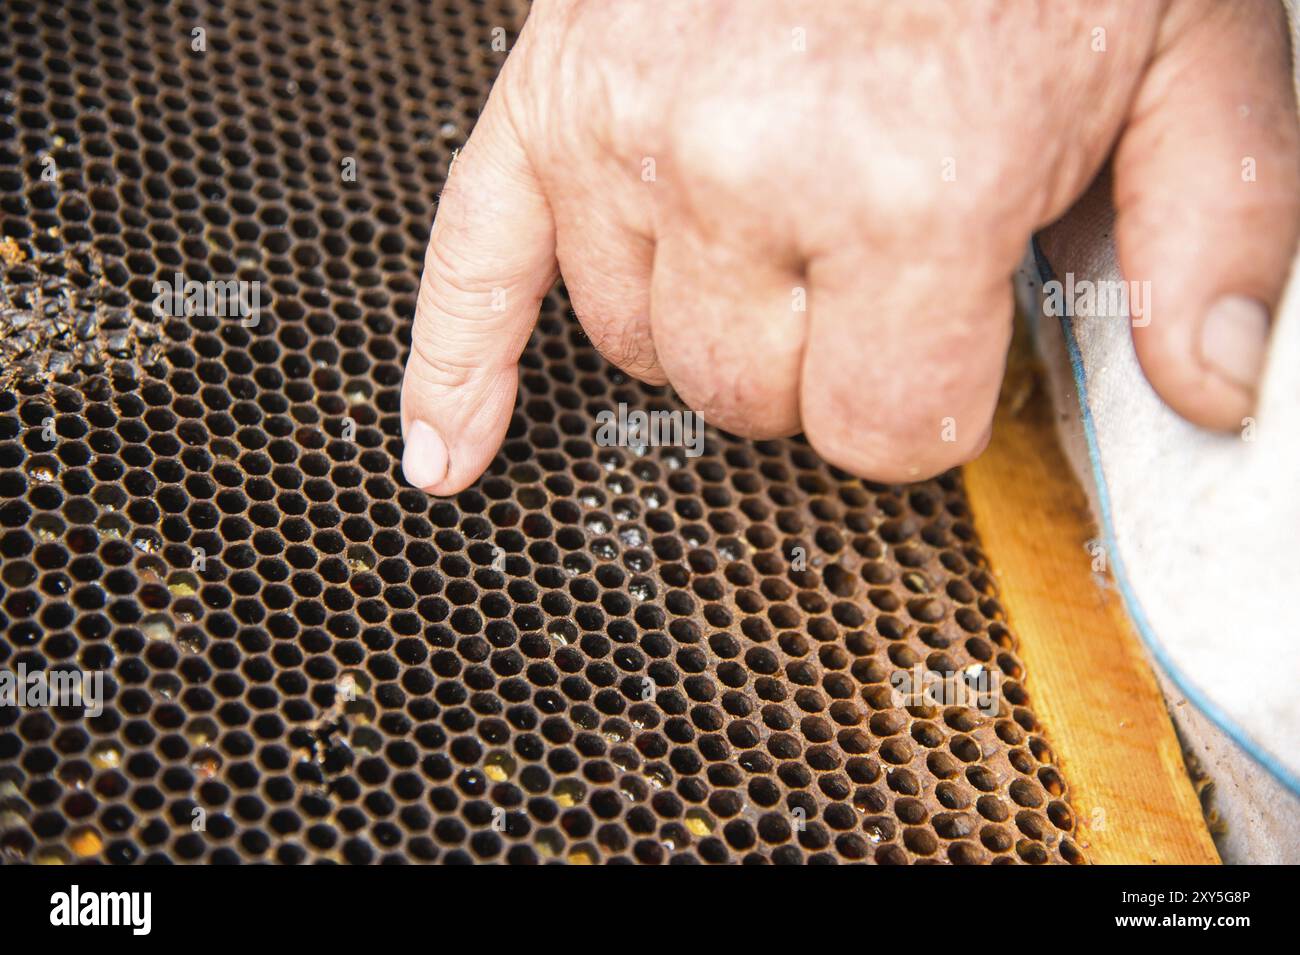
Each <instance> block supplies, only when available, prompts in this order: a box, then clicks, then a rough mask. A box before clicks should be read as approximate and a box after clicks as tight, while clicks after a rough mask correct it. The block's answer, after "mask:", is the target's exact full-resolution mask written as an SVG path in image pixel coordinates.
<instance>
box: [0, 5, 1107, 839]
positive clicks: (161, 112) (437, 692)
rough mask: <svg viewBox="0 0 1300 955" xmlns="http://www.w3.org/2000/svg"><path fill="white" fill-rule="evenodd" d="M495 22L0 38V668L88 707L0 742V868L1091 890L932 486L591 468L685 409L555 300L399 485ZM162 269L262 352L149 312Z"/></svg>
mask: <svg viewBox="0 0 1300 955" xmlns="http://www.w3.org/2000/svg"><path fill="white" fill-rule="evenodd" d="M522 12H523V11H521V10H520V9H517V8H515V7H514V6H513V5H511V4H508V3H505V2H465V0H440V2H423V0H422V2H418V3H416V2H404V3H403V2H398V3H374V4H371V3H364V2H338V3H329V2H325V0H321V2H315V3H303V2H281V0H266V2H262V3H258V2H251V0H234V2H229V3H218V4H212V5H211V6H209V5H205V4H200V3H191V2H185V3H179V4H170V5H168V4H163V3H147V2H142V0H101V2H88V0H77V2H71V3H66V4H62V5H57V6H56V5H54V4H43V3H32V2H29V0H5V3H4V6H3V10H2V11H0V84H2V85H3V90H2V93H3V95H2V96H0V272H2V274H0V279H2V280H3V281H2V282H0V364H2V365H3V374H4V376H5V390H4V391H3V393H0V498H2V499H3V500H2V501H0V632H2V633H3V637H2V638H0V668H3V669H5V670H8V671H10V672H17V671H18V668H19V667H20V666H21V667H23V668H25V670H26V672H28V673H32V672H37V673H40V672H45V673H53V672H55V671H60V672H73V671H78V670H80V671H83V672H86V673H99V674H102V676H103V679H104V692H105V696H106V702H105V703H104V706H103V709H102V712H101V713H99V715H86V714H85V713H84V711H83V710H82V709H81V708H79V707H76V706H57V707H51V706H26V707H24V706H16V705H9V706H0V857H2V858H4V859H5V860H7V861H35V862H78V861H102V862H109V863H132V862H158V861H173V862H199V861H204V862H239V861H254V860H257V861H275V862H281V863H297V862H329V861H333V862H348V863H371V862H439V863H466V862H508V863H544V862H551V861H559V862H570V863H582V862H602V863H604V862H608V863H630V862H636V863H647V864H655V863H701V862H704V863H728V862H745V863H751V862H757V863H769V862H770V863H856V862H873V863H887V864H898V863H927V862H951V863H982V862H992V863H1013V862H1024V863H1031V864H1039V863H1049V862H1069V863H1079V862H1082V861H1084V855H1083V852H1082V851H1081V849H1080V847H1079V844H1078V839H1077V837H1076V836H1075V835H1074V831H1075V821H1074V818H1073V815H1072V812H1071V809H1070V807H1069V801H1068V791H1067V787H1066V783H1065V781H1064V779H1063V778H1062V775H1061V773H1060V772H1059V770H1058V769H1057V768H1056V767H1055V766H1054V765H1053V757H1052V752H1051V749H1050V746H1049V744H1048V742H1047V739H1046V737H1045V734H1044V731H1043V729H1042V727H1041V726H1040V724H1039V721H1038V720H1037V719H1036V718H1035V716H1034V712H1033V709H1032V707H1031V706H1030V701H1029V698H1028V696H1027V693H1026V691H1025V687H1024V668H1023V666H1022V664H1021V663H1020V661H1019V660H1018V658H1017V656H1016V639H1015V638H1014V637H1013V635H1012V634H1011V632H1010V631H1009V630H1008V627H1007V625H1006V621H1005V615H1004V612H1003V610H1002V608H1001V607H1000V605H999V603H998V599H997V589H996V585H995V582H994V579H993V577H992V574H991V572H990V570H989V567H988V562H987V561H986V559H985V556H984V554H983V553H982V552H981V549H980V544H979V541H978V539H977V537H976V535H975V532H974V530H973V528H972V524H971V521H970V517H969V513H968V508H967V503H966V499H965V495H964V492H963V488H962V483H961V476H960V474H959V473H958V472H952V473H949V474H947V475H944V476H943V477H941V478H939V479H936V480H933V481H929V482H925V483H921V484H917V485H913V486H888V487H886V486H880V485H875V484H870V483H865V482H862V481H860V480H857V479H855V478H852V477H851V476H849V475H847V474H844V473H842V472H839V471H837V470H836V469H834V468H832V467H830V466H828V465H826V464H825V463H823V462H822V461H821V460H819V459H818V457H817V456H816V455H815V454H814V453H813V452H812V451H811V449H810V448H809V447H808V446H807V444H806V443H804V442H803V441H802V440H799V439H793V440H783V441H769V442H759V443H754V442H749V441H744V440H740V439H738V438H735V437H732V436H729V435H726V434H723V433H719V432H717V431H715V430H713V429H710V430H709V431H708V434H707V441H706V443H705V446H704V452H703V453H702V454H701V455H699V456H696V457H691V456H688V455H687V454H685V453H684V450H683V449H682V448H679V447H648V448H640V447H635V448H633V447H602V446H600V445H598V444H597V443H596V441H595V440H594V427H595V426H594V422H595V421H596V415H597V413H598V412H600V411H602V410H607V409H613V408H614V407H615V406H616V405H617V404H618V403H620V402H626V403H627V405H628V406H629V407H631V408H658V409H673V408H678V407H680V406H678V405H677V404H676V399H675V398H674V397H673V396H672V395H671V394H670V393H669V392H667V391H666V390H664V389H656V388H651V387H647V386H643V385H641V384H639V383H637V382H635V381H632V380H629V379H627V378H626V377H624V376H623V375H622V374H620V373H619V372H618V371H617V370H616V369H614V368H613V367H612V366H610V365H607V364H606V363H605V361H604V360H603V359H602V358H601V357H600V356H599V355H598V354H597V352H596V351H595V350H594V349H593V348H592V346H591V344H590V343H589V342H588V340H587V339H586V338H585V337H584V335H583V333H582V331H581V328H580V326H579V325H578V324H577V323H576V321H574V320H573V318H572V315H571V312H570V310H569V307H568V303H567V301H566V299H565V297H564V293H563V289H562V288H557V289H556V290H555V291H554V292H553V293H552V294H551V295H550V296H549V297H548V299H547V301H546V303H545V306H544V310H543V315H542V318H541V321H540V324H539V326H538V329H537V332H536V334H535V335H534V337H533V339H532V341H531V343H530V345H529V348H528V350H527V352H526V353H525V355H524V356H523V360H522V369H521V390H520V397H519V401H518V404H517V406H516V410H515V413H514V416H513V419H512V422H511V426H510V430H509V434H508V437H507V440H506V442H505V445H504V447H503V448H502V449H501V451H500V453H499V454H498V455H497V456H496V458H495V460H494V462H493V464H492V466H491V468H490V470H489V471H488V473H487V474H486V475H485V476H484V477H483V478H482V479H481V480H480V481H479V482H478V483H477V484H476V485H474V486H473V487H472V488H471V489H469V490H466V491H464V492H463V493H461V494H459V495H457V496H456V497H455V498H454V499H437V498H432V497H429V496H427V495H425V494H424V493H423V492H421V491H418V490H415V489H412V488H410V487H408V486H406V485H405V484H404V483H403V481H402V479H401V472H400V466H399V462H400V460H401V452H402V440H401V431H400V427H399V417H398V396H399V385H400V381H401V374H402V367H403V361H404V358H405V355H406V352H407V349H408V347H409V333H410V318H411V316H412V315H413V313H414V308H415V298H416V292H417V287H418V280H419V276H420V270H421V265H422V253H423V248H424V243H425V240H426V238H427V235H428V228H429V223H430V220H431V216H432V213H433V211H434V208H435V202H436V197H437V195H438V190H439V188H440V185H441V183H442V181H443V177H444V176H445V174H446V171H447V164H448V161H449V159H450V158H451V155H452V150H453V149H455V148H457V147H458V146H460V145H462V144H463V142H464V140H465V137H466V135H467V134H468V131H469V130H470V128H471V127H472V125H473V123H474V120H475V117H476V115H477V113H478V110H479V108H480V107H481V105H482V103H483V100H484V98H485V94H486V91H487V89H488V86H489V84H490V80H491V77H492V76H493V75H494V73H495V71H496V70H497V69H498V68H499V67H500V65H501V62H502V60H503V58H504V56H505V53H504V52H502V51H501V50H500V49H494V43H493V41H494V39H498V40H499V38H500V37H501V36H502V35H504V36H506V37H508V39H509V40H511V41H512V40H513V38H514V37H515V35H516V34H517V29H518V27H519V25H520V23H521V20H522ZM196 31H198V32H196ZM502 31H504V34H503V33H502ZM200 40H201V42H200ZM495 45H496V46H498V47H499V46H501V45H502V44H500V43H499V42H498V43H497V44H495ZM200 46H201V47H203V49H197V48H196V47H200ZM348 160H351V161H352V163H353V169H354V171H355V175H354V176H353V177H351V178H348V177H347V176H346V175H345V174H344V173H345V172H346V169H347V161H348ZM173 275H182V276H184V277H185V279H187V280H195V281H198V282H209V281H219V280H226V279H231V278H235V279H238V280H241V281H244V282H249V283H251V282H257V283H259V285H260V287H261V293H260V295H261V311H260V315H259V316H258V321H256V323H248V322H245V321H241V320H236V319H234V318H232V317H230V316H224V317H222V316H216V315H208V314H186V313H184V312H182V313H181V314H179V315H176V316H174V317H173V316H171V315H168V314H163V315H159V314H157V312H156V310H155V309H154V307H153V305H154V304H155V293H154V288H153V287H154V283H155V282H157V281H159V280H163V281H166V280H168V279H169V278H170V277H171V276H173ZM199 311H200V312H202V311H203V310H199ZM918 667H919V668H920V669H921V671H925V672H927V673H929V674H933V675H936V676H944V677H948V678H953V679H959V680H960V679H963V678H965V676H967V675H970V674H972V673H993V674H997V675H999V676H1000V677H1001V679H1000V681H999V683H998V686H997V690H996V692H995V693H994V694H993V696H992V698H991V701H986V702H991V705H990V706H988V707H977V706H973V705H940V704H939V703H938V702H934V701H932V700H922V699H910V700H908V699H900V698H899V697H898V695H897V694H896V693H894V692H893V683H892V682H891V681H893V680H894V679H895V678H896V676H897V674H899V673H900V672H905V671H908V672H919V671H916V670H915V668H918Z"/></svg>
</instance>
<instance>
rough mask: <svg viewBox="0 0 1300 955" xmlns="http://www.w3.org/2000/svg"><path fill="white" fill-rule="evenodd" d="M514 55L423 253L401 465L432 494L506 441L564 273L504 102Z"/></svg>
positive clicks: (457, 484)
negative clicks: (527, 364)
mask: <svg viewBox="0 0 1300 955" xmlns="http://www.w3.org/2000/svg"><path fill="white" fill-rule="evenodd" d="M509 68H510V63H509V62H507V64H506V67H505V69H504V70H503V72H502V76H501V78H500V80H498V82H497V85H496V87H495V88H494V89H493V92H492V95H491V96H490V97H489V99H488V102H487V105H486V106H485V107H484V110H483V114H482V116H481V117H480V118H479V121H478V123H477V125H476V126H475V127H474V132H473V133H472V135H471V136H470V138H469V141H468V142H467V143H466V144H465V147H464V148H463V149H462V150H460V152H459V154H458V155H457V156H456V157H455V158H454V159H453V161H452V165H451V169H450V170H449V171H448V175H447V184H446V187H445V188H444V189H443V191H442V198H441V200H440V201H439V203H438V211H437V215H436V216H435V219H434V223H433V230H432V232H431V234H430V236H429V247H428V250H427V251H426V252H425V257H424V275H423V276H422V277H421V279H420V293H419V298H418V300H417V303H416V307H415V325H414V327H413V328H412V330H411V353H410V357H409V358H408V359H407V362H406V374H405V377H404V378H403V380H402V434H403V437H404V438H405V450H404V452H403V455H402V471H403V473H404V474H405V476H406V480H407V481H409V482H410V483H411V484H413V485H414V486H416V487H419V488H422V489H424V490H426V491H428V492H430V493H432V494H454V493H456V492H457V491H461V490H463V489H464V488H466V487H468V486H469V485H470V484H471V483H473V482H474V481H475V480H476V479H477V478H478V477H479V475H481V474H482V473H483V472H484V471H485V470H486V469H487V466H488V464H489V463H490V462H491V460H492V457H493V455H494V454H496V452H497V450H498V449H499V448H500V447H501V442H502V440H503V439H504V438H505V433H506V428H507V427H508V425H509V423H510V415H511V411H512V409H513V407H514V401H515V392H516V390H517V389H518V382H519V371H518V363H519V356H520V354H521V353H522V352H523V350H524V346H525V345H526V344H527V343H528V336H529V334H530V333H531V331H532V328H533V325H534V323H535V322H536V321H537V313H538V310H539V308H540V303H541V300H542V298H543V297H544V296H545V295H546V293H547V291H548V290H549V289H550V287H551V285H552V283H553V282H554V281H555V276H556V271H555V227H554V224H553V222H552V218H551V212H550V209H549V207H548V205H547V202H546V199H545V197H544V196H543V194H542V191H541V187H540V185H539V184H538V182H537V178H536V176H535V175H534V174H533V171H532V168H531V165H530V164H529V161H528V157H527V155H526V154H525V151H524V148H523V146H522V144H521V143H520V140H519V137H518V135H517V133H516V130H515V127H514V124H513V123H512V121H511V116H510V112H509V110H508V108H507V107H506V105H505V100H504V97H505V93H504V90H505V88H506V73H507V72H508V71H509Z"/></svg>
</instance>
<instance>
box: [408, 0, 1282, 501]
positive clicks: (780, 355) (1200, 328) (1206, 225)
mask: <svg viewBox="0 0 1300 955" xmlns="http://www.w3.org/2000/svg"><path fill="white" fill-rule="evenodd" d="M1099 31H1100V32H1099ZM1099 38H1100V46H1101V47H1103V48H1102V49H1099V48H1098V47H1099ZM1112 148H1114V150H1115V154H1114V174H1115V186H1116V188H1115V201H1116V205H1117V208H1118V221H1117V240H1118V246H1119V253H1120V260H1121V264H1122V267H1123V270H1124V272H1125V275H1126V277H1127V278H1128V279H1130V280H1135V281H1149V282H1150V283H1151V288H1152V302H1151V305H1152V307H1151V310H1150V318H1151V321H1150V322H1149V323H1148V324H1146V325H1145V326H1144V327H1140V328H1134V340H1135V345H1136V348H1137V351H1138V355H1139V359H1140V361H1141V363H1142V366H1143V368H1144V369H1145V371H1146V374H1147V376H1148V378H1149V379H1150V381H1151V383H1152V385H1153V386H1154V387H1155V389H1156V390H1157V391H1158V392H1159V393H1160V395H1161V396H1162V397H1163V398H1164V399H1165V400H1166V401H1167V402H1168V403H1169V404H1170V405H1171V406H1173V407H1174V408H1175V409H1176V410H1177V411H1179V412H1180V413H1181V414H1183V415H1184V416H1186V417H1188V418H1189V419H1191V420H1193V421H1196V422H1198V423H1201V424H1204V425H1207V426H1211V427H1218V428H1227V427H1235V426H1236V425H1237V424H1238V423H1239V422H1240V419H1241V418H1242V416H1243V415H1245V414H1248V413H1249V411H1250V407H1251V404H1252V401H1253V395H1254V387H1255V380H1256V377H1257V375H1258V372H1259V369H1260V366H1261V365H1262V363H1263V360H1264V355H1265V349H1266V341H1267V332H1268V321H1269V314H1270V312H1271V310H1272V309H1273V308H1274V307H1275V306H1276V304H1277V300H1278V298H1279V296H1280V294H1281V291H1282V288H1283V285H1284V282H1285V279H1286V276H1287V271H1288V269H1289V267H1290V264H1291V259H1292V255H1293V252H1294V249H1295V245H1296V239H1297V231H1298V230H1300V132H1298V130H1297V122H1296V108H1295V100H1294V94H1293V92H1292V87H1291V83H1290V78H1289V58H1288V50H1287V32H1286V26H1285V22H1284V18H1283V13H1282V10H1281V8H1280V6H1279V5H1278V4H1277V3H1275V2H1271V0H1250V2H1242V3H1234V4H1224V3H1216V2H1213V0H1168V2H1143V3H1123V2H1119V0H1108V2H1097V3H1092V4H1088V5H1087V6H1086V7H1085V6H1084V5H1075V4H1065V3H1062V4H1050V3H1043V2H1039V0H999V2H994V0H987V2H985V0H972V2H967V3H960V4H956V3H954V4H943V3H917V4H911V3H908V4H903V3H894V2H888V0H879V2H852V3H849V2H845V3H841V2H826V0H750V2H724V0H710V2H689V0H654V2H620V3H610V2H599V0H597V2H587V0H539V2H537V3H536V4H535V6H534V8H533V11H532V14H531V15H530V18H529V20H528V23H527V25H526V26H525V29H524V31H523V33H522V35H521V36H520V39H519V42H518V44H517V45H516V48H515V49H514V51H513V52H512V53H511V55H510V57H509V59H508V61H507V62H506V64H505V66H504V68H503V71H502V73H501V76H500V78H499V79H498V81H497V84H496V86H495V88H494V89H493V92H492V95H491V98H490V99H489V101H488V104H487V106H486V108H485V110H484V112H483V114H482V116H481V118H480V120H479V122H478V124H477V126H476V128H475V129H474V132H473V135H472V136H471V137H470V139H469V142H468V143H467V144H466V146H465V148H464V149H463V150H461V152H460V154H459V158H458V159H457V161H456V162H455V164H454V167H453V170H452V172H451V174H450V175H449V177H448V181H447V184H446V188H445V190H444V191H443V194H442V197H441V201H440V205H439V209H438V213H437V217H436V220H435V222H434V226H433V231H432V235H431V238H430V242H429V249H428V253H427V257H426V262H425V271H424V276H423V280H422V283H421V288H420V294H419V302H418V309H417V314H416V319H415V326H414V329H413V332H412V339H413V348H412V353H411V356H410V359H409V361H408V364H407V369H406V377H405V380H404V383H403V390H402V424H403V430H404V434H405V436H406V453H405V457H404V459H403V468H404V470H405V473H406V476H407V479H408V480H410V481H411V483H413V484H415V485H416V486H419V487H422V488H425V489H426V490H428V491H430V492H432V493H436V494H450V493H454V492H456V491H459V490H461V489H463V488H465V487H466V486H468V485H469V484H470V483H472V482H473V481H474V480H475V479H476V478H477V477H478V476H479V475H480V474H481V473H482V472H483V470H484V469H485V468H486V467H487V465H488V464H489V462H490V461H491V459H492V456H493V455H494V454H495V453H496V451H497V449H498V448H499V447H500V444H501V441H502V439H503V437H504V434H505V431H506V428H507V425H508V423H509V420H510V415H511V409H512V406H513V403H514V398H515V392H516V388H517V377H518V373H517V362H518V358H519V355H520V353H521V351H522V350H523V347H524V345H525V343H526V342H527V340H528V337H529V334H530V332H531V329H532V325H533V323H534V321H535V320H536V317H537V312H538V305H539V302H540V300H541V298H542V297H543V296H544V295H545V294H546V292H547V290H548V289H549V288H550V286H551V285H552V283H553V282H554V279H555V275H556V266H557V262H558V267H559V271H560V272H561V273H562V274H563V277H564V281H565V285H566V287H567V289H568V292H569V295H570V297H571V299H572V302H573V305H574V309H575V311H576V313H577V315H578V318H579V320H580V321H581V322H582V324H583V326H584V328H585V329H586V331H587V333H588V335H589V336H590V338H591V340H592V341H593V343H594V344H595V346H596V347H597V348H598V349H599V350H600V351H601V352H602V353H603V354H604V355H605V356H606V357H607V358H608V359H609V360H610V361H612V362H613V363H614V364H615V365H617V366H618V367H619V368H621V369H623V370H624V371H625V372H627V373H628V374H630V375H633V376H634V377H637V378H639V379H641V380H643V381H647V382H651V383H656V384H661V383H664V382H670V383H671V384H672V385H673V387H674V388H675V389H676V390H677V392H678V394H679V395H680V396H681V398H682V399H683V400H684V401H685V402H686V403H687V404H688V405H690V406H691V407H693V408H695V409H696V410H698V411H701V412H703V414H704V416H705V418H706V420H708V421H709V422H711V423H713V424H715V425H717V426H718V427H720V428H723V429H725V430H727V431H731V432H733V433H737V434H741V435H748V436H753V437H774V436H779V435H785V434H790V433H794V432H797V431H800V430H802V431H804V432H805V434H806V435H807V438H808V440H809V442H810V443H811V444H812V445H813V447H814V448H815V449H816V450H817V451H818V452H820V453H821V454H822V456H823V457H825V458H826V459H827V460H829V461H830V462H831V463H833V464H835V465H837V466H839V467H841V468H844V469H845V470H848V471H851V472H854V473H857V474H860V475H863V476H866V477H870V478H873V479H876V480H882V481H910V480H917V479H921V478H925V477H928V476H931V475H933V474H935V473H938V472H940V471H943V470H945V469H947V468H949V467H951V466H953V465H956V464H959V463H961V462H963V461H965V460H968V459H969V458H971V457H973V456H974V455H976V454H978V453H979V451H980V450H981V449H982V448H983V446H984V444H985V443H986V442H987V440H988V434H989V428H990V422H991V419H992V414H993V409H994V405H995V402H996V397H997V392H998V388H999V384H1000V381H1001V376H1002V371H1003V365H1004V360H1005V353H1006V349H1007V345H1008V342H1009V339H1010V333H1011V315H1012V295H1011V289H1010V282H1009V277H1010V275H1011V273H1012V272H1013V270H1014V269H1015V267H1016V266H1017V264H1018V263H1019V261H1020V259H1021V256H1022V253H1023V249H1024V245H1025V242H1026V240H1027V238H1028V237H1029V235H1030V234H1031V233H1032V232H1033V231H1034V230H1035V229H1037V228H1039V227H1041V226H1043V225H1045V224H1047V223H1050V222H1052V221H1053V220H1055V219H1057V218H1058V217H1059V216H1061V214H1062V213H1063V212H1064V211H1065V210H1066V209H1067V208H1068V207H1069V205H1070V204H1071V203H1072V202H1073V200H1074V199H1075V198H1077V197H1078V196H1079V195H1080V194H1081V193H1082V192H1083V191H1084V189H1085V188H1086V187H1087V185H1088V183H1089V182H1090V181H1091V180H1092V179H1093V177H1094V175H1095V174H1096V173H1097V171H1098V169H1099V168H1100V167H1101V165H1102V164H1103V162H1104V161H1105V160H1106V158H1107V157H1108V155H1110V153H1111V151H1112ZM1247 159H1249V160H1250V162H1251V169H1252V172H1253V179H1248V178H1247V177H1246V176H1245V175H1244V173H1243V170H1244V169H1245V163H1246V161H1247ZM801 296H802V297H803V300H804V301H803V303H802V304H803V305H804V306H805V308H804V310H800V309H799V306H800V304H801V302H800V298H801ZM945 423H948V425H947V427H946V428H945Z"/></svg>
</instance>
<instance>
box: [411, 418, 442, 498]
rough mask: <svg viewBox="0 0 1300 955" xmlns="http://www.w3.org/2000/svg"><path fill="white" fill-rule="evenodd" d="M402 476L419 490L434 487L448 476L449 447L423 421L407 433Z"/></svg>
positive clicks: (414, 425) (412, 426) (416, 423)
mask: <svg viewBox="0 0 1300 955" xmlns="http://www.w3.org/2000/svg"><path fill="white" fill-rule="evenodd" d="M402 474H404V475H405V476H406V480H407V481H408V482H409V483H410V484H411V485H413V486H414V487H418V488H428V487H433V486H434V485H435V484H440V483H441V482H442V479H443V478H445V477H446V476H447V445H446V444H445V443H444V442H443V440H442V438H441V436H439V434H438V432H437V431H434V430H433V428H431V427H430V426H429V425H427V424H425V423H424V422H423V421H418V420H417V421H416V422H415V423H414V424H412V425H411V427H410V428H408V429H407V431H406V450H405V451H403V452H402Z"/></svg>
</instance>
